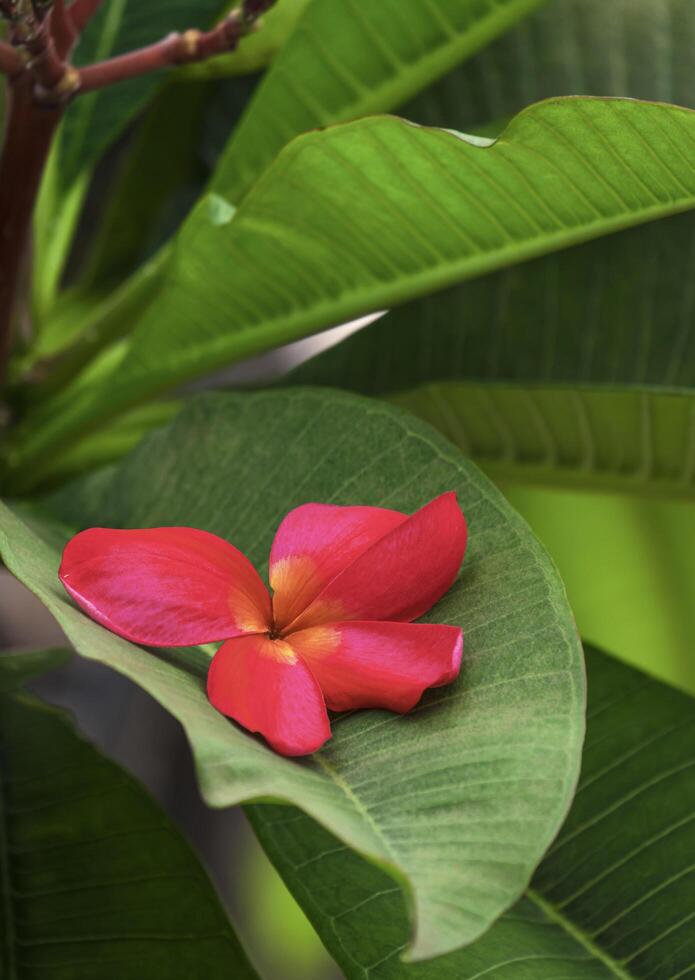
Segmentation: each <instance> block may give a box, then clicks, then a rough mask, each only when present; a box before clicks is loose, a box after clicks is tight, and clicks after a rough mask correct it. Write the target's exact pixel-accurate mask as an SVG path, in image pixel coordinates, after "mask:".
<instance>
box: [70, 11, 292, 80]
mask: <svg viewBox="0 0 695 980" xmlns="http://www.w3.org/2000/svg"><path fill="white" fill-rule="evenodd" d="M273 2H274V0H273ZM254 19H255V18H254ZM254 19H251V20H249V19H248V18H247V17H246V16H245V14H244V12H243V11H242V10H235V11H232V13H231V14H229V16H228V17H225V19H224V20H223V21H221V22H220V23H219V24H218V25H217V26H216V27H214V28H213V29H212V30H211V31H197V30H190V31H186V32H185V33H184V34H170V35H169V36H168V37H165V38H163V39H162V40H161V41H158V42H157V43H156V44H151V45H150V46H149V47H146V48H140V49H139V50H137V51H131V52H130V53H129V54H124V55H121V56H120V57H117V58H111V59H109V60H108V61H102V62H100V63H98V64H95V65H88V66H87V67H86V68H82V69H80V72H79V77H80V81H79V91H80V92H93V91H95V90H96V89H101V88H106V87H107V86H109V85H114V84H116V83H117V82H123V81H126V80H127V79H129V78H137V77H138V76H140V75H148V74H150V72H153V71H159V70H161V69H163V68H171V67H174V66H176V65H186V64H190V63H191V62H193V61H204V60H205V59H207V58H214V57H215V56H216V55H219V54H227V53H228V52H230V51H233V50H234V49H235V48H236V46H237V45H238V43H239V41H240V40H241V38H242V37H244V35H245V34H248V33H249V31H250V30H253V26H254V23H253V21H254Z"/></svg>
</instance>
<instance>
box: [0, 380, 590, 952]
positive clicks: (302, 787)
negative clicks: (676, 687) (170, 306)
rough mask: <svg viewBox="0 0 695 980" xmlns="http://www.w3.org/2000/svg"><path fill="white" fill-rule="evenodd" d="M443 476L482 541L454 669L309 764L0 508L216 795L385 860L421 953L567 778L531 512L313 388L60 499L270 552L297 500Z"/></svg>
mask: <svg viewBox="0 0 695 980" xmlns="http://www.w3.org/2000/svg"><path fill="white" fill-rule="evenodd" d="M153 460H156V464H157V465H156V466H153V465H152V462H153ZM450 489H454V490H456V491H457V492H458V494H459V499H460V502H461V505H462V507H463V508H464V510H465V512H466V515H467V517H468V520H469V523H470V528H471V544H470V550H469V554H468V556H467V559H466V562H465V564H464V569H463V572H462V575H461V576H460V578H459V580H458V582H457V583H456V585H455V586H454V587H453V589H452V590H451V591H450V592H449V593H448V595H447V596H446V597H445V598H444V599H443V600H442V602H441V603H439V605H438V606H437V607H436V608H435V609H434V610H433V612H432V613H431V614H430V618H431V619H434V620H436V621H439V622H447V623H457V624H459V623H460V624H461V625H462V626H463V628H464V630H465V634H466V656H465V666H464V668H463V671H462V674H461V677H460V679H459V681H457V683H456V685H455V686H454V687H452V688H449V689H446V690H439V691H437V692H431V693H429V694H428V695H426V696H425V699H424V700H423V701H422V703H421V705H420V706H419V707H418V708H417V709H416V710H415V711H414V712H413V713H412V714H410V715H408V716H406V717H403V718H401V717H398V716H396V715H391V714H387V713H384V712H357V713H353V714H351V715H349V716H348V715H346V716H343V717H342V718H341V719H340V720H339V721H338V722H337V723H336V725H335V736H334V738H333V740H332V741H331V742H330V743H329V744H328V746H327V747H326V748H325V749H324V750H322V751H321V752H319V753H317V754H316V755H314V756H312V757H311V758H308V759H304V760H301V761H293V760H289V759H284V758H281V757H280V756H278V755H276V754H275V753H273V752H272V751H271V750H270V749H268V748H267V747H266V746H265V745H264V744H262V743H261V741H259V740H257V739H255V738H253V737H250V736H249V735H247V734H245V733H244V732H243V731H242V730H241V729H239V728H237V727H236V726H235V725H233V724H232V723H231V722H229V721H227V720H226V719H225V718H223V717H222V716H221V715H219V714H218V713H217V712H216V711H214V710H213V709H212V708H211V707H210V705H209V704H208V702H207V699H206V696H205V690H204V678H205V674H206V671H207V666H208V663H209V653H208V652H204V651H200V650H198V651H189V652H185V651H184V652H183V653H182V652H181V651H174V652H171V653H170V654H166V655H163V656H162V655H160V656H155V655H154V654H152V653H147V652H145V651H143V650H142V649H139V648H138V647H135V646H133V645H131V644H129V643H127V642H126V641H125V640H122V639H120V638H118V637H116V636H114V635H113V634H111V633H108V632H107V631H105V630H104V629H102V628H101V627H99V626H97V625H96V624H95V623H93V622H91V621H90V620H88V619H87V618H86V617H85V616H84V615H83V614H82V613H80V612H79V611H78V610H77V609H75V608H74V607H73V606H72V605H71V604H70V602H69V601H68V600H67V598H66V596H65V595H64V594H63V593H62V590H61V587H60V583H59V581H58V579H57V576H56V569H57V565H58V554H57V553H56V552H55V551H53V550H51V548H50V547H49V546H48V545H46V544H44V543H42V541H41V540H40V539H39V538H38V537H37V536H36V535H35V534H32V533H31V532H30V530H29V529H28V528H27V527H25V526H23V525H22V523H21V521H20V520H19V519H18V518H17V517H15V516H13V514H12V513H11V512H10V511H9V510H7V509H3V510H2V511H0V513H1V515H2V516H1V518H0V550H1V551H2V555H3V558H4V560H5V562H6V563H7V565H8V566H9V567H10V569H11V570H12V571H13V572H14V573H15V574H16V575H17V576H18V577H20V578H21V579H22V581H24V582H25V583H26V584H27V585H28V586H29V588H31V589H32V590H33V591H34V592H35V593H36V594H37V595H38V596H39V597H40V598H41V599H42V601H43V602H44V603H45V604H46V605H47V606H48V608H49V609H50V610H51V611H52V613H53V614H54V615H55V616H56V618H57V619H58V620H59V622H60V624H61V625H62V627H63V629H64V630H65V632H66V633H67V635H68V637H69V638H70V640H71V642H72V643H74V645H75V646H76V647H77V649H78V650H79V652H80V653H82V654H83V655H84V656H87V657H91V658H95V659H97V660H100V661H102V662H104V663H106V664H109V665H110V666H111V667H113V668H114V669H116V670H118V671H120V672H122V673H124V674H126V675H127V676H129V677H131V678H132V679H133V680H134V681H135V682H136V683H138V684H140V685H141V686H142V687H143V688H145V689H146V690H147V691H149V692H150V693H151V694H152V695H153V696H154V697H155V698H157V700H159V701H160V702H161V703H162V704H163V705H164V706H165V707H166V708H167V709H168V710H169V711H170V712H171V713H172V714H173V715H174V716H175V717H177V718H178V719H179V720H180V721H181V723H182V724H183V725H184V727H185V729H186V732H187V734H188V737H189V739H190V741H191V744H192V747H193V752H194V755H195V757H196V761H197V766H198V773H199V778H200V783H201V788H202V792H203V795H204V796H205V798H206V799H207V801H208V802H209V803H210V804H212V805H213V806H228V805H231V804H233V803H238V802H240V801H244V800H252V799H259V798H261V799H262V798H268V797H270V798H274V799H275V800H284V801H286V802H292V803H294V804H296V805H298V806H301V807H302V808H303V809H305V810H306V812H307V813H310V814H311V815H312V816H313V817H314V818H315V819H317V820H319V821H320V822H321V823H322V824H323V825H324V826H325V827H327V828H328V829H330V831H331V832H332V833H335V834H336V835H337V836H339V837H340V838H341V839H342V840H343V841H344V842H345V843H346V844H347V845H349V846H350V847H353V848H355V849H357V850H358V851H360V852H361V853H362V854H364V855H366V856H367V857H370V858H371V859H372V860H373V861H375V862H376V863H378V864H379V865H381V866H382V867H384V868H385V869H386V870H388V871H390V873H391V874H392V875H393V876H394V877H395V878H396V880H397V881H398V882H399V883H400V884H401V885H402V886H403V887H404V889H405V891H406V893H407V896H408V901H409V902H410V904H411V907H412V912H413V917H414V921H415V928H414V931H415V936H414V946H413V954H414V956H415V957H417V958H423V957H426V956H432V955H435V954H438V953H442V952H445V951H447V950H450V949H453V948H455V947H458V946H460V945H462V944H463V943H466V942H470V941H471V940H472V939H474V938H475V937H476V936H478V935H479V934H480V933H481V932H483V931H484V930H485V929H486V928H487V927H488V926H489V925H490V924H491V922H492V921H494V919H495V918H496V917H497V916H498V915H499V913H500V912H501V911H502V910H503V909H504V908H506V907H507V906H508V905H509V904H510V902H511V901H512V900H513V899H515V898H516V896H517V895H518V894H519V892H520V891H521V890H522V889H523V887H524V885H525V884H526V882H527V880H528V877H529V875H530V873H531V871H532V869H533V867H534V866H535V864H536V863H537V861H538V860H539V858H540V856H541V854H542V853H543V851H544V850H545V848H546V847H547V845H548V844H549V842H550V840H551V839H552V837H553V836H554V834H555V832H556V831H557V828H558V827H559V825H560V823H561V821H562V819H563V817H564V814H565V812H566V810H567V807H568V805H569V802H570V799H571V796H572V792H573V789H574V782H575V778H576V774H577V771H578V764H579V754H580V746H581V739H582V732H583V700H584V696H583V695H584V691H583V673H582V662H581V650H580V647H579V643H578V641H577V639H576V634H575V631H574V624H573V622H572V618H571V615H570V612H569V609H568V607H567V605H566V601H565V596H564V591H563V587H562V584H561V582H560V581H559V578H558V577H557V575H556V573H555V570H554V568H553V566H552V564H551V563H550V561H549V560H548V558H547V557H546V556H545V554H544V553H543V551H542V550H541V549H540V547H539V546H538V545H537V543H536V541H535V540H534V539H533V537H532V536H531V535H530V533H529V531H528V529H527V528H526V526H525V525H524V524H523V522H521V521H520V520H519V519H518V518H517V517H516V515H515V514H514V513H513V511H512V510H511V509H510V508H509V506H508V505H507V504H505V502H504V500H503V498H502V497H501V496H500V494H499V493H498V492H497V491H496V490H495V489H494V488H493V487H492V486H491V485H490V484H489V483H488V482H487V481H486V480H485V478H484V477H482V476H481V475H480V474H479V473H478V472H477V470H476V469H475V467H474V466H473V465H472V464H470V463H468V462H467V461H466V460H465V459H463V457H462V456H461V455H460V454H459V453H458V452H457V451H456V450H455V449H453V447H451V446H450V445H449V444H448V443H447V442H446V441H445V440H444V439H442V438H441V437H440V436H438V435H437V433H435V432H434V431H433V430H431V429H430V428H429V426H425V425H423V424H422V423H420V422H418V421H417V420H415V419H412V418H411V417H409V416H407V415H405V414H404V413H401V412H399V411H398V410H396V409H392V408H390V407H388V406H382V405H379V404H378V403H373V402H370V401H367V400H364V399H360V398H356V397H355V396H351V395H346V394H344V393H340V392H331V393H326V392H314V391H310V390H309V391H299V390H295V391H292V392H269V393H260V394H255V395H245V396H244V395H217V396H208V397H205V398H202V399H200V400H196V401H194V402H193V403H191V404H189V406H188V408H187V409H185V410H184V412H183V413H182V414H181V415H179V416H178V417H177V419H175V420H174V422H173V423H172V425H171V426H170V427H169V428H167V429H166V430H163V431H162V432H161V433H158V434H155V435H153V436H151V437H150V438H148V439H147V440H146V441H145V442H144V443H142V444H141V446H140V447H139V448H138V449H137V450H136V451H135V453H134V454H133V455H131V456H130V457H129V458H128V459H127V460H126V461H124V462H123V463H122V464H121V465H120V466H119V467H118V468H116V469H112V470H107V471H105V472H104V473H100V474H97V475H96V476H95V477H94V478H92V479H86V480H85V481H84V482H82V483H78V484H76V485H73V486H71V487H70V489H69V490H68V491H66V492H64V493H63V494H61V495H60V496H59V497H57V498H55V499H54V500H53V502H52V505H51V509H52V511H53V513H54V514H56V515H58V516H59V517H60V518H61V519H62V520H64V521H65V522H67V523H68V524H71V525H73V526H75V525H77V524H79V525H106V526H150V525H160V524H164V525H166V524H172V525H176V524H183V525H186V524H188V525H193V526H196V527H201V528H205V529H207V530H209V531H212V532H215V533H218V534H221V535H223V536H224V537H226V538H227V539H229V540H231V541H233V542H234V543H235V544H236V545H237V546H238V547H239V548H241V549H242V550H243V551H244V552H245V553H246V554H247V555H249V557H250V558H251V560H252V561H253V562H254V563H255V564H256V565H257V567H259V568H260V569H263V568H264V567H265V564H266V561H267V556H268V552H269V548H270V543H271V541H272V537H273V534H274V531H275V528H276V527H277V525H278V524H279V522H280V520H281V519H282V517H283V516H284V514H285V513H286V512H287V511H288V510H289V509H291V508H292V507H294V506H297V505H298V504H300V503H303V502H305V501H308V500H316V501H322V502H332V503H338V504H356V503H361V504H372V505H379V506H389V507H395V508H401V509H403V510H406V511H413V510H415V509H416V508H417V507H418V506H420V505H421V504H422V503H424V502H425V501H426V500H428V499H429V498H431V497H433V496H435V495H437V494H439V493H440V492H442V491H445V490H450Z"/></svg>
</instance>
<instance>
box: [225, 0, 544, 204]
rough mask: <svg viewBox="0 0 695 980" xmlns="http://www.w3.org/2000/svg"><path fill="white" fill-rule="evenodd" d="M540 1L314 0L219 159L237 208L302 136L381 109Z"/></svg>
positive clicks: (432, 77)
mask: <svg viewBox="0 0 695 980" xmlns="http://www.w3.org/2000/svg"><path fill="white" fill-rule="evenodd" d="M541 2H542V0H483V2H481V0H428V2H427V3H422V0H380V2H379V3H364V2H363V0H349V2H346V0H312V2H311V3H310V5H309V7H308V9H307V10H306V11H305V13H304V15H303V17H302V18H301V19H300V21H299V24H298V25H297V27H296V29H295V31H294V33H293V34H292V36H291V38H290V40H289V42H288V43H287V45H286V46H285V48H284V49H283V51H282V53H281V54H280V56H279V57H278V58H277V59H276V61H275V63H274V64H273V67H272V69H271V70H270V72H269V73H268V75H267V77H266V78H265V79H264V81H263V84H262V85H261V86H260V88H259V91H258V93H257V95H256V97H255V98H254V100H253V102H252V103H251V105H250V106H249V109H248V111H247V114H246V117H245V119H244V120H243V121H242V123H241V125H240V126H239V127H238V129H237V130H236V131H235V133H234V135H233V137H232V139H231V140H230V142H229V145H228V147H227V149H226V151H225V153H224V155H223V156H222V159H221V160H220V163H219V165H218V169H217V172H216V175H215V179H214V181H213V187H214V189H215V190H217V191H218V192H219V193H220V194H223V195H224V196H225V197H227V198H228V199H229V200H231V201H234V202H235V203H238V202H239V201H241V199H242V197H243V196H244V194H245V193H246V192H247V191H248V189H249V188H250V187H251V186H252V185H253V184H254V183H255V181H256V179H257V178H258V176H259V174H261V173H262V172H263V171H264V170H265V168H266V167H267V166H268V164H269V163H271V161H272V160H273V158H274V157H275V156H276V155H277V154H278V153H279V151H280V150H281V149H282V147H283V146H285V144H286V143H288V142H289V141H290V140H291V139H293V138H294V137H295V136H298V135H299V134H300V133H306V132H307V131H308V130H311V129H315V128H317V127H319V126H327V125H329V124H331V123H337V122H345V121H347V120H351V119H359V118H360V117H361V116H366V115H369V114H370V113H375V112H387V111H389V110H390V109H394V108H396V107H397V106H399V105H402V104H403V103H404V102H405V101H406V100H407V99H409V98H411V97H412V96H413V95H415V94H416V93H417V92H419V91H420V90H421V89H422V88H424V87H425V86H427V85H428V84H429V83H430V82H432V81H434V80H435V79H436V78H439V77H440V76H441V75H443V74H444V73H445V72H447V71H449V70H450V69H451V68H453V67H454V65H456V64H458V63H459V62H460V61H462V60H464V59H465V58H467V57H469V56H470V55H471V54H472V53H473V52H475V51H477V50H478V49H479V48H481V47H483V46H484V45H485V44H487V43H488V42H489V41H490V40H491V39H492V38H494V37H496V36H497V35H499V34H501V33H502V32H503V31H504V30H506V29H507V28H509V27H510V26H511V25H512V24H514V23H515V22H516V21H517V20H519V18H521V17H523V16H524V15H525V14H527V13H528V12H529V11H531V10H533V9H534V8H535V7H537V6H538V5H539V3H541Z"/></svg>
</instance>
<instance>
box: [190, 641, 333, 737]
mask: <svg viewBox="0 0 695 980" xmlns="http://www.w3.org/2000/svg"><path fill="white" fill-rule="evenodd" d="M208 697H209V698H210V701H211V703H212V704H213V705H214V706H215V707H216V708H217V710H218V711H221V712H222V714H224V715H228V716H229V717H230V718H233V719H234V720H235V721H237V722H239V724H240V725H243V726H244V728H248V729H249V731H252V732H260V733H261V735H263V737H264V738H265V739H266V741H267V742H268V743H269V745H271V746H272V747H273V748H274V749H275V751H276V752H280V753H282V755H309V754H310V753H311V752H316V750H317V749H320V748H321V746H322V745H323V743H324V742H325V741H326V740H327V739H329V738H330V737H331V727H330V724H329V721H328V714H327V712H326V705H325V703H324V700H323V695H322V694H321V689H320V687H319V685H318V683H317V682H316V680H315V679H314V677H313V675H312V673H311V671H310V670H309V668H308V667H307V665H306V664H305V663H304V661H303V660H301V659H300V658H299V657H298V656H297V654H296V653H295V652H294V650H292V648H291V647H290V646H289V644H287V643H285V642H284V641H282V640H271V639H270V637H268V636H240V637H237V638H236V639H234V640H229V641H228V642H227V643H225V644H223V645H222V646H221V647H220V649H219V650H218V651H217V653H216V654H215V656H214V657H213V660H212V663H211V664H210V670H209V672H208Z"/></svg>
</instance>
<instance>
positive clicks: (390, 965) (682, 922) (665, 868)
mask: <svg viewBox="0 0 695 980" xmlns="http://www.w3.org/2000/svg"><path fill="white" fill-rule="evenodd" d="M587 667H588V671H589V707H588V727H587V739H586V748H585V752H584V761H583V768H582V776H581V779H580V783H579V789H578V792H577V796H576V799H575V802H574V805H573V807H572V810H571V811H570V814H569V817H568V819H567V822H566V823H565V826H564V827H563V829H562V831H561V833H560V836H559V837H558V839H557V841H556V842H555V843H554V844H553V846H552V847H551V849H550V851H549V853H548V855H547V856H546V858H545V860H544V861H543V863H542V864H541V866H540V868H539V869H538V871H537V872H536V875H535V877H534V879H533V882H532V884H531V887H530V888H529V889H528V890H527V892H526V894H525V896H524V897H523V898H522V899H521V901H520V902H518V903H517V904H516V905H515V906H514V907H513V908H512V909H511V910H510V911H509V912H507V913H506V914H505V915H504V916H503V917H502V918H501V919H500V920H499V921H498V922H497V923H496V925H495V926H494V927H493V928H492V929H491V930H490V931H489V932H488V933H487V934H486V935H485V936H484V937H483V938H482V939H481V940H479V941H478V942H477V943H474V944H473V945H472V946H470V947H468V948H467V949H465V950H461V951H460V952H458V953H453V954H450V955H449V956H444V957H441V958H440V959H437V960H435V961H434V962H432V963H427V964H421V965H420V964H414V965H406V964H404V963H403V962H402V961H401V960H400V959H399V953H401V952H402V950H403V949H404V948H405V943H406V937H407V929H406V918H405V913H404V909H403V903H402V900H401V897H400V895H399V894H398V891H397V889H395V888H394V887H393V885H392V883H391V882H390V881H389V879H388V878H387V877H386V876H385V875H383V874H382V873H381V872H379V870H378V869H376V868H374V867H372V866H370V865H367V864H365V862H363V861H360V859H359V858H358V857H357V856H356V855H355V854H353V853H351V852H349V851H347V850H346V849H345V847H344V846H342V845H341V844H340V842H339V841H337V840H336V839H335V838H332V837H331V836H330V835H329V834H327V833H326V832H325V831H323V830H322V829H321V828H320V827H318V826H317V825H316V824H315V823H313V822H312V821H311V820H310V819H309V818H308V817H306V816H304V815H303V814H300V813H298V812H297V811H296V810H293V809H291V808H286V807H282V808H281V807H277V808H271V807H257V806H256V807H252V808H251V809H250V811H249V812H250V815H251V817H252V822H253V825H254V827H255V828H256V831H257V833H258V834H259V836H260V838H261V841H262V842H263V844H264V846H265V848H266V850H267V851H268V853H269V855H270V857H271V858H272V860H273V861H274V863H275V865H276V867H277V868H278V869H279V870H280V871H281V873H282V874H283V877H284V878H285V880H286V881H287V883H288V884H289V886H290V888H291V889H292V891H293V893H294V895H295V897H296V898H297V899H298V900H299V901H300V902H301V904H302V906H303V907H304V909H305V911H306V912H307V914H308V915H309V917H310V918H311V919H312V921H313V923H314V925H315V926H316V928H317V929H318V931H319V933H320V935H321V937H322V939H323V940H324V942H325V943H326V945H327V947H328V948H329V950H330V951H331V952H332V953H333V955H334V956H335V958H336V959H337V960H338V962H339V964H340V965H341V967H342V968H343V970H344V971H345V976H346V977H348V978H349V980H353V978H354V980H411V978H412V980H478V978H480V977H495V978H497V977H500V978H501V977H504V978H505V980H530V978H533V980H558V978H560V977H562V978H567V980H614V978H620V980H638V978H647V977H649V978H650V980H654V978H656V977H659V978H662V977H663V978H666V977H670V978H674V980H675V978H676V977H686V976H689V975H690V974H691V973H692V972H693V970H695V931H694V930H693V919H694V918H695V913H693V907H695V869H694V868H693V850H694V848H695V821H694V820H693V812H694V811H695V781H693V777H692V772H693V757H694V755H695V702H693V700H692V699H691V698H688V697H687V696H685V695H683V694H680V693H679V692H677V691H674V690H672V689H670V688H668V687H666V686H665V685H663V684H660V683H658V682H657V681H654V680H650V679H648V678H647V677H645V676H644V675H643V674H640V673H639V672H638V671H635V670H632V669H631V668H629V667H626V666H623V665H622V664H620V663H618V662H617V661H615V660H612V659H611V658H609V657H606V656H605V655H604V654H601V653H598V652H596V651H592V650H587Z"/></svg>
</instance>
